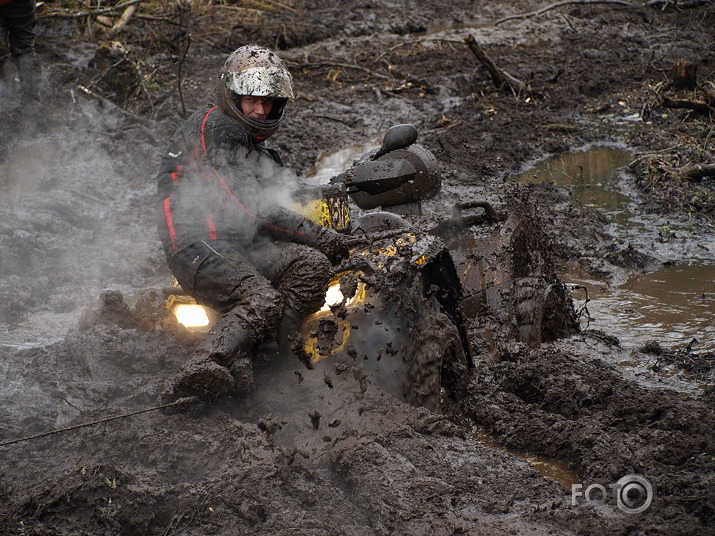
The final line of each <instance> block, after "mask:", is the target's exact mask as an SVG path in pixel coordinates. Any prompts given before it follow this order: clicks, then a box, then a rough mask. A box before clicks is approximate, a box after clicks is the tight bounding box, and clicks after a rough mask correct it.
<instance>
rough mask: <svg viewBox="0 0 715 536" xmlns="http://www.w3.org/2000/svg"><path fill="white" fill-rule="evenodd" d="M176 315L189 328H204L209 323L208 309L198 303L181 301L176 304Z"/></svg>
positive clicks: (180, 322)
mask: <svg viewBox="0 0 715 536" xmlns="http://www.w3.org/2000/svg"><path fill="white" fill-rule="evenodd" d="M173 311H174V315H175V316H176V320H178V322H179V324H182V325H183V326H184V327H187V328H203V327H206V326H208V325H209V316H208V315H207V314H206V309H204V308H203V306H201V305H199V304H198V303H179V304H176V305H175V306H174V309H173Z"/></svg>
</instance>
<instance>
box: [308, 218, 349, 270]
mask: <svg viewBox="0 0 715 536" xmlns="http://www.w3.org/2000/svg"><path fill="white" fill-rule="evenodd" d="M316 248H317V249H318V250H319V251H320V252H322V253H323V254H325V256H326V257H328V259H329V260H330V262H331V263H333V264H339V263H340V261H341V260H342V259H347V258H348V257H350V245H349V238H348V237H347V236H344V235H341V234H340V233H338V232H337V231H334V230H333V229H330V228H329V227H324V228H323V229H321V230H320V233H318V237H317V245H316Z"/></svg>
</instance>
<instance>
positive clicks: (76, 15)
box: [40, 0, 144, 19]
mask: <svg viewBox="0 0 715 536" xmlns="http://www.w3.org/2000/svg"><path fill="white" fill-rule="evenodd" d="M143 1H144V0H130V1H129V2H126V3H124V4H118V5H116V6H112V7H105V8H101V9H90V10H88V11H72V10H70V9H62V10H59V9H58V10H55V11H50V12H49V13H43V14H42V15H40V18H43V17H48V18H60V19H81V18H84V17H96V16H97V15H104V14H106V13H112V12H114V11H122V10H124V9H126V8H128V7H129V6H133V5H134V4H139V3H141V2H143Z"/></svg>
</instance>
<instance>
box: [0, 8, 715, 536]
mask: <svg viewBox="0 0 715 536" xmlns="http://www.w3.org/2000/svg"><path fill="white" fill-rule="evenodd" d="M267 4H270V6H271V10H270V11H261V9H265V6H263V4H261V5H262V6H263V7H261V8H260V9H258V8H256V6H253V7H251V6H248V8H247V6H246V5H244V4H235V5H231V4H215V5H210V6H203V7H200V8H197V9H194V10H189V9H187V8H182V9H179V8H177V7H171V8H170V7H168V6H166V7H165V8H163V9H161V10H158V11H157V12H151V11H147V12H143V11H142V12H141V13H142V15H143V16H144V17H145V18H135V19H134V20H133V21H132V22H131V24H130V25H129V26H128V27H127V28H126V29H125V30H124V32H123V33H121V34H119V37H118V38H119V39H120V40H121V41H122V43H123V47H124V50H123V51H122V49H121V48H120V47H117V46H113V47H110V50H103V51H102V52H100V53H99V54H97V55H95V51H96V49H97V48H98V47H99V46H100V45H101V44H102V43H103V42H104V41H106V36H105V35H104V34H101V33H95V32H97V31H98V28H99V26H98V25H97V23H96V21H95V22H94V24H93V25H92V26H87V25H86V23H85V22H83V21H84V20H85V19H77V18H69V19H64V18H58V17H56V16H50V12H51V11H54V10H57V9H65V8H69V7H70V6H69V4H68V5H64V4H57V3H52V4H46V5H45V6H44V7H41V8H40V14H41V16H42V18H41V19H40V27H39V35H38V53H39V54H40V57H41V59H42V63H43V87H42V96H43V98H42V100H41V102H40V103H39V104H37V105H35V106H31V107H29V108H28V107H24V108H23V107H20V99H19V98H18V97H17V95H16V94H15V93H14V92H13V90H14V85H15V82H14V81H13V79H12V70H11V69H10V72H9V74H6V75H5V76H4V78H3V81H2V83H1V84H0V92H1V93H2V98H1V99H0V103H1V104H0V113H2V128H0V176H1V177H2V183H1V184H0V186H1V188H2V196H1V197H0V244H1V246H0V247H1V248H2V251H3V253H2V256H0V318H2V321H3V325H2V327H1V328H0V330H1V332H0V342H1V344H0V371H1V374H0V378H2V380H0V400H1V401H2V403H1V404H0V426H1V428H0V443H2V442H8V441H11V440H13V439H15V438H22V437H27V436H32V435H35V434H42V433H44V432H47V431H49V430H55V429H63V428H70V427H73V426H75V425H79V424H83V423H89V422H94V421H101V420H103V419H104V418H105V417H110V416H116V415H120V414H127V413H133V412H136V411H140V410H142V409H144V408H149V407H152V406H155V405H156V401H157V396H158V394H159V393H160V392H161V390H162V388H163V385H164V382H165V381H166V380H167V379H168V378H170V377H172V376H173V375H174V374H175V372H176V371H177V370H178V369H179V367H180V366H181V364H182V363H183V362H184V360H185V359H186V357H187V356H188V355H189V354H190V352H191V351H192V349H193V348H194V347H195V346H196V344H197V343H198V341H199V340H200V335H199V336H197V335H196V334H192V333H189V332H187V331H186V330H184V329H183V328H182V327H180V326H178V325H177V324H176V322H175V321H174V319H173V317H171V316H170V315H169V314H168V313H166V312H164V309H163V308H162V307H161V301H162V298H161V296H160V295H159V294H157V293H156V292H151V291H150V290H148V289H160V288H161V287H162V286H163V285H164V284H165V283H166V281H167V279H168V277H169V272H168V270H167V268H166V266H165V262H164V258H163V253H162V250H161V246H160V243H159V240H158V237H157V235H156V231H155V228H154V202H155V188H156V187H155V182H154V174H155V172H156V169H157V165H158V158H159V156H160V155H161V153H162V151H163V150H164V145H165V143H166V141H167V140H168V138H169V136H170V135H171V133H172V132H173V130H174V129H175V128H176V127H177V126H178V125H179V124H180V122H181V120H182V116H183V115H184V114H183V110H184V109H185V110H186V111H187V112H189V113H190V112H191V111H193V110H195V109H197V108H198V107H199V106H201V105H203V104H205V103H207V102H210V101H211V98H212V94H213V80H214V76H215V73H216V70H217V69H218V67H219V66H220V64H221V63H222V61H223V59H224V58H225V56H226V55H227V54H228V53H229V52H231V51H232V50H233V49H234V48H235V47H237V46H240V45H242V44H245V43H247V42H258V43H260V44H263V45H266V46H270V47H275V48H277V49H280V53H281V55H282V57H283V58H284V59H286V60H287V61H288V63H289V66H290V68H291V71H292V72H293V75H294V78H295V82H296V87H297V90H298V97H297V99H296V101H295V102H293V103H291V104H290V107H289V111H288V113H287V117H286V119H285V121H284V124H283V126H282V127H281V129H280V131H279V132H278V133H277V134H276V135H275V136H274V137H273V138H271V140H269V141H270V144H271V145H272V146H273V147H276V148H278V149H279V150H280V152H281V154H282V156H283V159H284V161H285V162H286V163H287V164H288V165H290V166H291V167H292V168H294V169H295V170H296V172H297V174H298V175H304V174H306V173H307V172H308V171H309V170H310V168H311V167H312V166H313V165H314V164H315V161H316V158H317V157H318V156H319V155H320V154H321V152H323V151H328V150H332V149H337V148H341V147H344V146H347V145H350V144H353V143H362V142H364V141H366V140H369V139H372V138H373V137H375V136H376V135H378V134H380V133H382V132H384V130H385V129H386V128H387V127H389V126H390V125H392V124H397V123H403V122H410V123H413V124H415V125H416V126H417V127H418V129H419V131H420V138H419V141H420V143H422V144H424V145H425V146H426V147H428V148H429V149H430V150H431V151H432V152H433V153H434V154H435V156H436V157H437V160H438V161H439V163H440V165H441V167H442V169H443V174H444V184H443V188H442V192H441V194H440V196H439V197H437V198H436V199H434V200H431V201H430V202H428V203H426V205H425V212H426V213H425V216H424V217H423V219H424V221H425V222H426V223H428V224H430V225H432V224H434V223H435V222H436V221H437V220H439V219H440V217H442V216H448V215H449V214H450V212H451V207H452V205H453V203H454V202H455V201H460V200H475V199H476V200H488V201H491V202H493V203H494V204H495V205H496V206H497V207H499V208H501V207H504V206H506V205H507V203H506V199H507V198H508V197H509V196H511V195H512V194H513V188H515V183H516V181H517V179H518V177H519V175H520V174H521V172H523V171H524V169H526V168H527V167H528V166H529V165H531V164H532V163H533V162H534V161H536V160H538V159H541V158H543V157H545V156H547V155H552V154H558V153H563V152H568V151H571V150H576V149H579V148H581V147H583V146H584V145H586V144H589V143H600V142H610V143H617V144H621V145H623V146H627V147H628V148H629V149H630V150H632V151H633V152H634V154H635V161H634V163H633V165H632V166H631V167H632V170H633V172H634V175H633V187H634V188H638V189H639V191H640V192H641V194H642V199H643V201H642V204H641V206H639V210H641V211H643V212H644V213H651V214H656V215H660V216H662V217H663V218H667V219H668V220H669V221H683V222H686V223H688V224H690V226H691V227H693V228H695V229H700V230H701V232H702V243H703V244H704V245H703V247H704V248H706V249H707V248H710V247H711V244H712V241H711V240H710V239H709V236H710V235H709V233H710V232H711V231H710V229H711V225H712V220H713V216H714V211H713V208H714V206H715V204H714V202H713V198H714V197H715V195H714V193H713V183H712V178H709V179H708V178H704V179H702V180H698V181H684V180H682V179H679V178H678V176H677V173H675V172H673V170H674V169H678V168H680V167H682V166H685V165H694V164H710V165H711V164H713V159H714V158H715V154H714V153H713V144H714V143H715V136H713V128H714V125H713V120H712V117H711V115H712V114H711V115H710V116H709V115H707V114H702V113H698V112H695V111H693V110H688V109H682V108H666V107H664V106H663V104H662V98H661V97H662V96H663V95H669V96H671V97H672V98H691V99H692V98H696V97H697V98H698V99H702V98H703V97H702V93H700V91H702V90H705V89H710V90H712V85H713V83H714V82H715V74H714V66H715V46H713V36H714V35H715V24H714V23H715V6H713V5H712V3H711V2H703V3H691V4H700V5H697V6H696V7H686V6H685V5H682V6H677V5H675V4H677V3H674V2H662V3H660V4H657V5H652V6H648V5H644V3H642V2H637V3H636V2H633V3H631V4H630V5H628V6H625V5H619V4H615V3H614V4H592V5H586V4H577V3H576V4H571V5H565V6H562V7H559V8H556V9H550V10H548V11H545V12H544V13H542V14H541V15H538V16H537V15H530V16H527V17H523V18H517V19H512V20H508V21H504V22H500V23H498V24H495V23H496V22H497V21H499V20H500V19H503V18H505V17H508V16H511V15H518V14H525V13H533V12H535V11H536V10H538V9H540V8H543V7H547V6H548V5H550V2H526V1H517V2H484V3H475V2H473V1H468V0H453V1H443V2H436V3H435V2H431V3H426V2H422V3H419V2H411V1H410V2H408V1H403V2H386V1H381V0H377V1H345V2H340V3H334V2H324V1H319V0H315V1H308V0H306V1H293V2H283V3H278V2H267ZM680 4H685V3H682V2H681V3H680ZM172 10H173V11H172ZM147 17H153V19H149V18H147ZM157 19H161V20H157ZM167 19H169V20H167ZM467 34H472V35H474V36H475V38H476V39H477V41H478V42H479V43H480V44H482V45H483V46H484V47H485V49H486V50H487V51H488V53H489V55H490V56H491V57H492V58H493V59H494V61H495V62H496V64H497V65H498V66H500V67H501V68H502V69H504V70H505V71H508V72H509V73H510V74H511V75H513V76H515V77H517V78H519V79H520V80H522V81H524V82H526V83H527V84H528V86H529V90H530V93H528V94H526V93H524V94H521V95H515V94H514V93H513V92H512V91H510V90H504V89H499V88H496V87H495V85H494V83H493V81H492V79H491V77H490V75H489V73H488V72H487V70H486V69H485V68H484V67H483V66H482V65H481V64H480V63H479V62H478V61H477V60H476V57H475V56H474V55H473V54H472V53H471V51H470V50H469V49H468V48H467V47H466V46H465V45H464V43H463V40H462V39H463V37H464V36H466V35H467ZM189 36H190V37H189ZM118 51H119V52H118ZM117 54H119V55H117ZM95 56H96V59H95ZM108 58H109V59H108ZM678 60H692V61H695V62H697V64H698V76H699V86H698V90H679V89H676V88H675V87H670V84H669V82H670V80H671V71H672V68H673V64H674V63H675V62H676V61H678ZM120 67H121V69H120ZM138 81H140V82H141V83H137V82H138ZM179 87H180V89H181V91H180V92H179V90H178V88H179ZM527 188H528V190H529V195H530V198H531V200H532V201H533V202H534V203H535V207H536V209H537V211H538V212H539V214H540V216H541V219H542V221H543V231H544V233H545V235H546V236H547V237H548V238H549V242H550V249H551V252H552V254H553V255H554V259H555V261H556V263H562V264H565V263H567V262H576V263H579V264H580V265H581V266H582V267H583V268H584V269H586V270H590V273H591V274H592V275H594V276H598V277H602V278H604V280H609V279H611V280H613V279H618V278H621V277H624V276H627V275H628V274H630V273H641V272H642V271H643V270H644V266H650V265H649V264H648V263H650V262H652V260H653V259H654V260H655V263H656V265H657V264H658V263H662V262H664V261H666V260H671V261H672V260H673V259H663V258H659V257H658V255H657V248H655V247H654V248H649V247H648V246H647V244H646V245H641V244H639V245H638V247H637V248H635V249H634V248H629V247H628V244H627V243H623V242H622V241H619V240H618V239H615V238H614V237H613V236H611V235H609V233H608V229H607V226H606V223H607V222H605V221H603V218H602V217H600V216H599V215H598V214H597V213H595V212H592V211H590V210H588V209H587V208H585V207H583V206H579V205H577V204H575V203H573V202H572V199H571V194H570V193H569V192H568V191H566V190H564V189H562V188H559V187H557V186H555V185H535V186H529V187H527ZM707 254H708V253H707V252H705V253H704V254H703V255H705V256H707ZM709 254H710V258H712V254H713V252H712V250H710V252H709ZM606 259H607V260H606ZM675 260H681V261H682V260H687V259H675ZM646 261H647V262H646ZM644 263H645V264H644ZM708 296H709V299H712V290H710V291H709V294H708ZM484 322H488V319H487V320H485V321H484ZM504 348H505V350H504V351H503V352H502V353H501V359H500V360H493V359H484V358H483V356H481V357H480V355H475V356H474V357H475V361H476V365H477V366H476V367H475V368H474V369H473V370H472V373H471V377H470V381H469V385H468V386H467V392H466V394H465V396H464V397H463V399H462V400H461V403H460V409H461V412H462V414H463V416H464V417H465V418H468V419H469V420H470V421H471V422H474V423H476V424H477V425H478V426H479V427H483V428H484V429H486V430H487V431H488V432H489V433H490V434H491V436H492V438H493V439H494V440H495V441H496V442H497V443H498V444H499V445H500V446H501V447H504V449H505V448H509V449H513V450H517V451H520V452H523V453H529V454H532V455H539V456H543V457H546V458H551V459H554V460H558V461H561V462H565V463H567V464H568V465H569V467H570V469H571V470H572V471H574V472H575V473H576V474H577V476H578V477H579V479H580V481H581V483H582V484H583V489H582V491H585V489H586V488H587V487H588V486H590V485H594V484H599V485H602V486H604V487H605V488H606V489H607V490H609V493H610V491H611V490H610V488H609V487H608V486H609V485H610V484H614V483H616V482H617V481H618V480H619V479H620V478H621V477H624V476H626V475H629V474H638V475H641V476H643V477H644V478H646V479H648V481H649V482H650V483H651V484H652V486H653V489H654V492H655V496H654V499H653V503H652V505H651V506H650V507H649V508H648V509H647V510H646V511H645V512H644V513H641V514H628V513H625V512H623V511H622V510H621V509H619V508H618V507H617V506H616V501H615V498H614V497H613V495H612V494H610V495H609V496H608V497H607V499H608V500H607V501H605V503H604V504H589V503H588V502H587V501H586V500H584V497H576V500H572V495H571V490H570V489H567V488H565V487H563V486H562V485H561V484H559V483H558V482H556V481H554V480H552V479H549V478H545V477H543V476H542V475H541V474H540V473H539V472H537V471H536V470H535V469H534V468H533V467H532V466H531V465H530V464H528V463H527V462H525V461H524V460H523V459H521V458H519V457H517V456H514V455H513V454H511V453H510V452H508V451H507V450H504V449H502V448H495V447H494V446H493V445H491V444H490V445H487V444H483V443H480V442H479V441H476V440H475V439H474V438H473V437H472V435H471V434H470V433H469V431H468V430H466V429H465V428H464V427H463V426H459V425H457V424H454V423H453V422H451V421H450V420H448V419H447V418H445V417H444V416H442V415H440V414H437V413H434V412H430V411H428V410H426V409H424V408H416V407H413V406H411V405H408V404H405V403H402V402H400V401H399V400H397V399H396V398H395V397H394V396H392V395H391V394H390V393H389V392H387V391H384V390H383V389H382V388H380V386H379V385H377V384H376V383H375V382H371V381H370V379H369V378H366V377H365V375H364V374H363V373H362V370H361V369H360V367H357V366H356V365H354V364H351V363H341V362H340V361H337V362H324V363H322V364H321V365H320V366H317V367H315V368H314V369H313V370H308V369H306V368H305V367H304V366H303V364H302V363H300V362H299V361H297V360H296V359H295V358H294V357H293V356H278V357H275V356H273V357H272V359H269V353H266V356H265V361H263V360H261V361H259V363H258V366H257V375H256V383H257V390H256V391H255V393H254V394H253V395H251V396H248V397H239V396H229V397H226V398H224V399H221V400H219V401H217V402H215V403H213V404H204V405H200V406H195V407H193V408H192V409H191V410H190V411H187V412H181V413H178V414H173V415H166V414H164V413H162V412H160V411H151V412H146V413H139V414H136V415H132V416H129V417H126V418H122V419H117V420H113V421H109V422H101V423H98V424H94V425H91V426H86V427H82V428H76V429H72V430H68V431H64V432H61V433H56V434H50V435H46V436H43V437H39V438H36V439H32V440H27V441H19V442H13V443H8V444H6V445H3V446H0V449H1V450H2V453H0V460H1V461H0V533H2V534H43V535H44V534H94V535H96V534H157V535H160V534H161V535H166V534H227V535H228V534H231V535H233V534H326V535H327V534H331V535H332V534H350V535H352V534H355V535H368V534H445V535H450V534H474V535H477V534H484V535H487V534H489V535H493V534H522V533H530V534H532V533H533V534H600V533H613V534H669V535H670V534H714V533H715V532H714V530H715V529H713V527H715V512H714V511H713V505H714V504H715V496H714V493H715V492H714V491H713V479H714V478H715V466H714V464H715V462H714V460H715V445H714V444H713V443H714V442H715V440H714V438H715V430H714V428H715V420H714V419H713V411H714V409H713V408H714V405H715V397H714V396H713V386H712V384H709V385H708V384H705V385H704V386H699V385H698V384H696V382H694V381H689V380H688V377H687V376H685V377H683V376H682V375H677V376H674V377H668V375H665V374H662V372H663V370H662V368H661V369H660V370H650V369H648V370H645V371H639V372H638V373H632V372H630V371H629V370H628V369H624V368H623V367H618V366H616V365H615V363H618V362H621V361H625V360H626V359H629V360H638V359H650V358H652V356H654V355H656V354H657V355H658V356H660V357H662V359H661V360H660V361H659V363H660V366H661V367H663V366H665V365H668V366H670V365H674V366H677V365H678V363H681V364H682V368H686V369H687V367H688V366H691V367H703V366H704V367H707V366H708V363H710V364H712V355H711V354H710V355H709V356H699V355H697V353H696V352H690V353H687V354H682V353H678V352H677V351H675V350H674V349H670V348H667V347H666V345H665V344H662V341H654V343H653V344H651V345H648V346H647V347H645V348H643V349H641V350H642V351H641V352H636V353H631V352H630V351H628V350H627V349H625V348H623V347H622V346H621V345H620V344H619V342H618V341H617V339H615V338H614V337H612V336H611V335H609V334H607V333H604V332H601V331H593V330H590V331H585V332H583V333H579V334H577V335H574V336H572V337H569V338H567V339H564V340H558V341H553V342H549V343H545V344H542V345H541V346H539V347H537V348H527V347H526V346H525V345H523V344H520V343H518V342H516V341H513V342H512V343H511V344H507V345H505V346H504ZM696 348H697V347H696ZM654 352H655V354H654ZM658 352H660V354H658ZM694 363H695V364H694ZM710 367H711V365H710ZM656 369H658V367H656ZM696 370H697V371H700V372H702V370H701V369H700V368H697V369H696ZM701 377H707V375H706V374H705V375H703V376H701Z"/></svg>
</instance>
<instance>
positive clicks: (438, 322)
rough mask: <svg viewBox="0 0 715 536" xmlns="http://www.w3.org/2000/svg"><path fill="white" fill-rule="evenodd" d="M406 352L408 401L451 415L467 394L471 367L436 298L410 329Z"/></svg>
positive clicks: (452, 324)
mask: <svg viewBox="0 0 715 536" xmlns="http://www.w3.org/2000/svg"><path fill="white" fill-rule="evenodd" d="M406 350H407V351H406V352H405V361H406V365H407V371H406V374H405V381H404V383H403V389H402V392H403V396H404V398H405V400H407V401H408V402H410V403H412V404H414V405H416V406H423V407H425V408H427V409H429V410H431V411H435V412H443V413H446V414H450V413H451V411H452V408H453V406H454V404H455V403H456V402H457V401H458V400H460V399H461V398H462V397H463V396H464V394H465V393H466V389H467V383H468V381H469V366H468V364H467V355H466V353H465V351H464V347H463V346H462V340H461V338H460V336H459V331H458V329H457V326H456V325H455V324H454V322H453V321H452V319H451V318H450V317H449V316H448V315H447V314H445V313H444V311H443V310H442V308H441V306H440V304H439V302H438V301H437V299H436V298H435V297H431V298H429V299H428V300H427V301H426V302H425V303H424V306H423V307H422V308H421V311H420V315H419V318H418V319H417V320H416V321H415V322H414V323H413V325H412V326H411V328H410V342H409V344H408V347H407V349H406Z"/></svg>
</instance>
